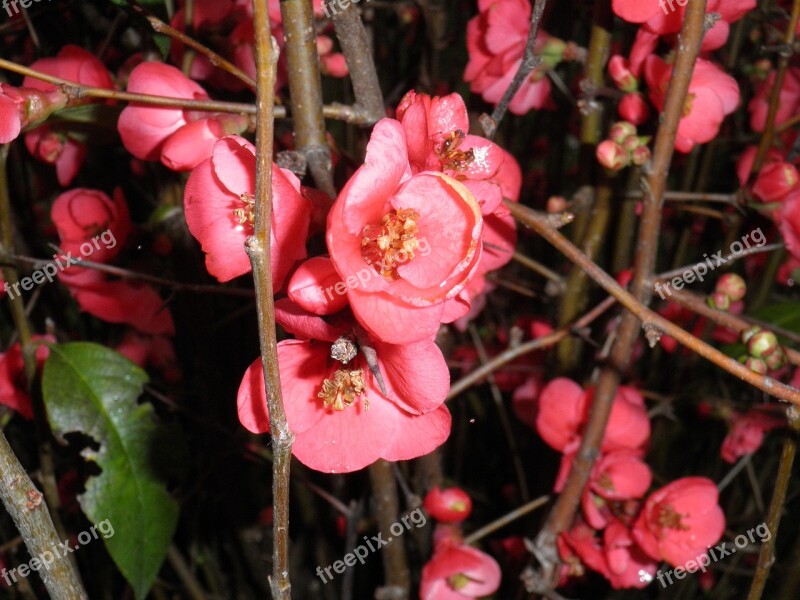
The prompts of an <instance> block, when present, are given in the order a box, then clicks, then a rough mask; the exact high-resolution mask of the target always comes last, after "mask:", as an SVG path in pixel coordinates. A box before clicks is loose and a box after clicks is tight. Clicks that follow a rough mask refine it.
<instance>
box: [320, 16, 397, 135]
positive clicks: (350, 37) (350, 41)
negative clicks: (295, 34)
mask: <svg viewBox="0 0 800 600" xmlns="http://www.w3.org/2000/svg"><path fill="white" fill-rule="evenodd" d="M329 6H330V7H331V9H332V10H334V11H335V10H336V9H335V7H334V6H333V4H332V3H331V4H330V5H329ZM331 21H333V26H334V28H335V29H336V37H337V38H338V39H339V45H341V47H342V52H343V53H344V58H345V60H346V61H347V68H348V70H349V71H350V80H351V81H352V82H353V93H354V94H355V96H356V104H355V106H354V107H353V109H354V110H355V112H356V114H358V115H359V116H360V117H361V118H362V124H364V125H372V124H374V123H377V122H378V121H380V120H381V119H382V118H383V117H385V116H386V111H385V109H384V107H383V94H382V93H381V84H380V81H378V72H377V70H376V69H375V61H374V60H373V58H372V48H371V47H370V44H369V39H368V37H367V31H366V30H365V29H364V23H363V22H362V21H361V16H360V15H359V14H358V9H357V8H356V7H355V4H350V5H349V6H348V7H347V8H346V9H343V10H339V11H338V12H335V13H334V14H333V16H332V17H331Z"/></svg>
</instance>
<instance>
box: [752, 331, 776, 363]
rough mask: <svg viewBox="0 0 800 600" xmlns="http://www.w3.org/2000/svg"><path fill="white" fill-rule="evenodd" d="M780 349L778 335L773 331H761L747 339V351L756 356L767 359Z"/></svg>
mask: <svg viewBox="0 0 800 600" xmlns="http://www.w3.org/2000/svg"><path fill="white" fill-rule="evenodd" d="M778 350H780V344H779V343H778V338H777V336H776V335H775V334H774V333H772V332H771V331H759V332H758V333H755V334H753V335H752V336H751V337H750V339H749V340H748V341H747V352H749V353H750V356H752V357H754V358H764V359H766V358H767V357H769V356H770V355H772V354H773V353H775V352H777V351H778Z"/></svg>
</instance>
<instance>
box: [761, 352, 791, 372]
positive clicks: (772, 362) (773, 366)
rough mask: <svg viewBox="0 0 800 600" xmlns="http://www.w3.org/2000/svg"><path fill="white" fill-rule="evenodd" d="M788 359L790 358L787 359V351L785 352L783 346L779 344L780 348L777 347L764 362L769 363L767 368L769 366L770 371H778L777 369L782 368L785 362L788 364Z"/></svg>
mask: <svg viewBox="0 0 800 600" xmlns="http://www.w3.org/2000/svg"><path fill="white" fill-rule="evenodd" d="M787 360H788V359H787V357H786V352H784V350H783V348H781V347H780V346H778V349H777V350H776V351H775V352H773V353H772V354H770V355H769V356H768V357H767V358H766V359H765V360H764V362H765V363H767V368H768V369H769V370H770V371H777V370H778V369H780V368H781V367H782V366H783V365H785V364H786V361H787Z"/></svg>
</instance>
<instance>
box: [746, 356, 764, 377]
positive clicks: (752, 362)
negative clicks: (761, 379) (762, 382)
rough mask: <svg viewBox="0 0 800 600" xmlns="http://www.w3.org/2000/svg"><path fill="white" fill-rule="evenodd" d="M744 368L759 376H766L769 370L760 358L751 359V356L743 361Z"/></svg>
mask: <svg viewBox="0 0 800 600" xmlns="http://www.w3.org/2000/svg"><path fill="white" fill-rule="evenodd" d="M744 366H745V367H747V368H748V369H750V370H751V371H755V372H756V373H759V374H761V375H766V374H767V371H768V370H769V368H768V367H767V363H765V362H764V361H763V360H761V359H760V358H753V357H752V356H748V357H747V359H746V360H745V361H744Z"/></svg>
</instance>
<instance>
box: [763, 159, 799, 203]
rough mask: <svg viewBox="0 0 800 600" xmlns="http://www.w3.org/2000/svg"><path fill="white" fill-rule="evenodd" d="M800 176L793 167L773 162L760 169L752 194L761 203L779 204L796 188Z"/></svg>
mask: <svg viewBox="0 0 800 600" xmlns="http://www.w3.org/2000/svg"><path fill="white" fill-rule="evenodd" d="M798 183H800V175H798V173H797V169H796V168H795V167H794V165H791V164H789V163H787V162H774V163H770V164H768V165H765V166H764V167H762V169H761V170H760V171H759V172H758V177H757V178H756V181H755V183H754V184H753V194H754V195H755V196H757V197H758V199H759V200H761V201H762V202H779V201H781V200H783V199H784V198H786V196H787V195H788V194H789V192H791V191H792V190H794V189H795V188H797V186H798Z"/></svg>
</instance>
